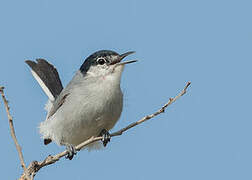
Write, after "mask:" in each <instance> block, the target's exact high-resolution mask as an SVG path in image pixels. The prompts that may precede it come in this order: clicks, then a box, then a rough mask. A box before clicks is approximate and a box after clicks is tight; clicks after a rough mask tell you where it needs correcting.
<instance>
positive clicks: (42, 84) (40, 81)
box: [31, 70, 55, 101]
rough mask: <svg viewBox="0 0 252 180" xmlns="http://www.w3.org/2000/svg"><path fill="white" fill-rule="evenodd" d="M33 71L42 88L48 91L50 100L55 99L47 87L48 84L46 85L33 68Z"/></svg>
mask: <svg viewBox="0 0 252 180" xmlns="http://www.w3.org/2000/svg"><path fill="white" fill-rule="evenodd" d="M31 73H32V75H33V77H34V78H35V79H36V80H37V82H38V83H39V85H40V86H41V88H42V89H43V91H44V92H45V93H46V95H47V96H48V98H49V100H50V101H54V100H55V99H54V96H53V95H52V93H51V91H50V90H49V89H48V88H47V86H46V85H45V83H44V82H43V81H42V80H41V79H40V77H39V76H38V75H37V74H36V72H34V71H33V70H31Z"/></svg>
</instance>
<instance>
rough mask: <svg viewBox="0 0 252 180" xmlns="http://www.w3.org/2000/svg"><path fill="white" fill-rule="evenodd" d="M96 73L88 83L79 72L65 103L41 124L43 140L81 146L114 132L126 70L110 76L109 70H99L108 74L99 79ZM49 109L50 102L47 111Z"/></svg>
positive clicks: (95, 145) (90, 75)
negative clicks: (104, 132)
mask: <svg viewBox="0 0 252 180" xmlns="http://www.w3.org/2000/svg"><path fill="white" fill-rule="evenodd" d="M96 70H97V69H95V68H91V69H90V70H89V72H90V73H88V74H87V75H86V76H89V78H87V79H85V78H83V75H82V73H81V72H79V71H78V72H77V73H76V75H75V76H74V78H73V79H72V81H71V82H70V83H69V84H68V86H67V87H66V88H65V89H64V90H63V91H62V93H61V94H62V95H64V94H66V93H69V95H68V96H67V98H66V100H65V102H64V103H63V105H62V106H61V107H60V108H59V109H58V110H57V111H56V113H55V114H53V115H52V116H50V117H48V118H47V119H46V120H45V121H44V122H42V123H41V124H40V133H41V134H42V137H43V138H44V139H45V138H50V139H52V140H53V141H54V142H56V143H57V144H58V145H67V144H72V145H78V144H79V143H81V142H83V141H85V140H87V139H88V138H90V137H91V136H97V135H98V134H99V133H100V132H101V130H102V129H106V130H110V129H111V128H113V126H114V125H115V123H116V122H117V120H118V119H119V117H120V114H121V111H122V104H123V99H122V92H121V89H120V79H121V73H122V71H123V66H121V67H117V68H116V70H115V71H114V72H113V73H109V74H108V72H109V71H108V70H107V71H106V70H104V71H103V70H99V73H100V74H106V73H107V75H105V76H99V77H95V74H96V75H97V73H93V72H94V71H96ZM105 72H106V73H105ZM92 76H94V77H92ZM59 96H61V95H59ZM50 106H51V104H50V102H49V104H48V106H47V109H48V110H50V109H51V108H50ZM99 145H100V143H99V142H96V143H93V144H91V145H89V146H88V148H89V149H97V148H99Z"/></svg>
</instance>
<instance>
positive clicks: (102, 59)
mask: <svg viewBox="0 0 252 180" xmlns="http://www.w3.org/2000/svg"><path fill="white" fill-rule="evenodd" d="M97 63H98V64H100V65H103V64H105V59H104V58H99V59H97Z"/></svg>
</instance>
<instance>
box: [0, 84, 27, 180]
mask: <svg viewBox="0 0 252 180" xmlns="http://www.w3.org/2000/svg"><path fill="white" fill-rule="evenodd" d="M0 93H1V95H2V98H3V102H4V106H5V110H6V113H7V116H8V120H9V125H10V133H11V137H12V139H13V141H14V143H15V146H16V149H17V151H18V156H19V159H20V163H21V166H22V168H23V169H24V172H25V173H24V177H26V179H28V180H30V177H29V176H28V173H27V172H28V171H27V168H26V166H25V163H24V157H23V153H22V150H21V146H20V145H19V144H18V141H17V137H16V134H15V130H14V126H13V118H12V116H11V115H10V107H9V105H8V101H7V100H6V98H5V95H4V87H2V86H0Z"/></svg>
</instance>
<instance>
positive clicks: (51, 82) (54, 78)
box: [25, 59, 63, 101]
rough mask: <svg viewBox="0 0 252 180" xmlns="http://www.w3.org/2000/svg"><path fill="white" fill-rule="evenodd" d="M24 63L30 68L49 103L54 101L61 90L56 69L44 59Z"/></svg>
mask: <svg viewBox="0 0 252 180" xmlns="http://www.w3.org/2000/svg"><path fill="white" fill-rule="evenodd" d="M36 61H37V62H35V61H31V60H27V61H25V62H26V64H28V65H29V66H30V68H31V72H32V75H33V76H34V78H35V79H36V80H37V81H38V83H39V85H40V86H41V88H42V89H43V90H44V92H45V93H46V95H47V96H48V98H49V99H50V100H51V101H54V100H55V99H56V97H57V96H58V95H59V94H60V92H61V91H62V89H63V86H62V83H61V80H60V77H59V74H58V71H57V69H56V68H55V67H54V66H53V65H52V64H50V63H48V62H47V61H46V60H44V59H37V60H36Z"/></svg>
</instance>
